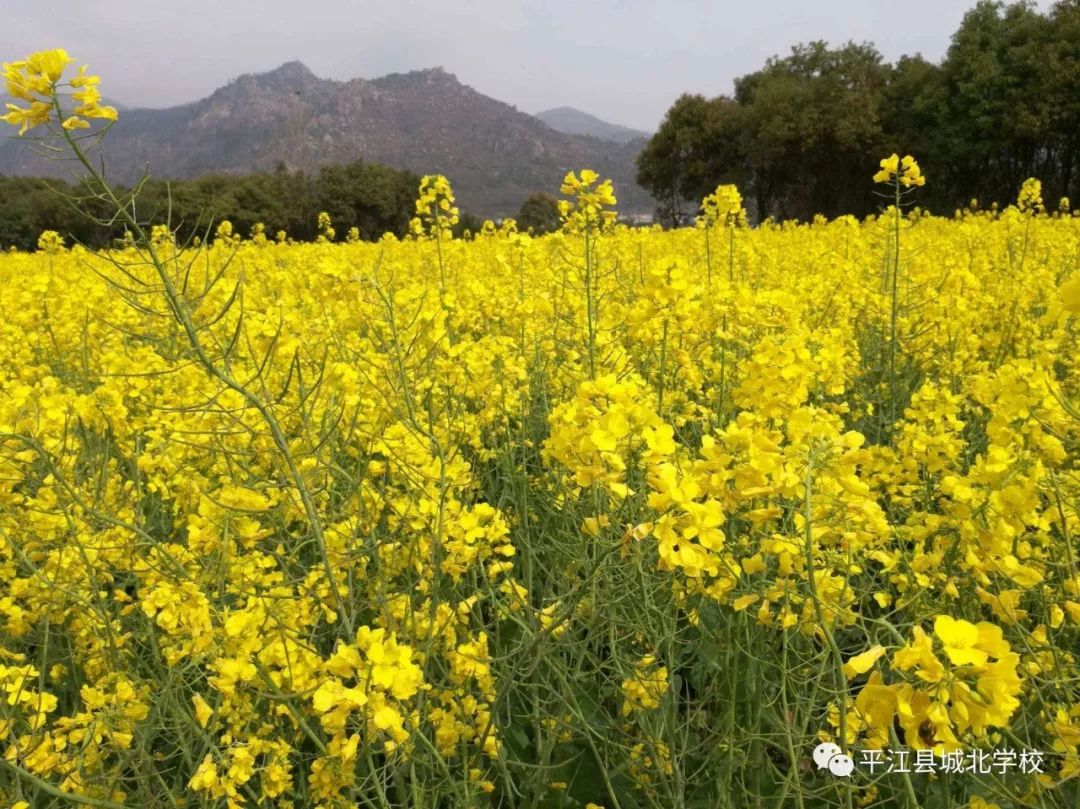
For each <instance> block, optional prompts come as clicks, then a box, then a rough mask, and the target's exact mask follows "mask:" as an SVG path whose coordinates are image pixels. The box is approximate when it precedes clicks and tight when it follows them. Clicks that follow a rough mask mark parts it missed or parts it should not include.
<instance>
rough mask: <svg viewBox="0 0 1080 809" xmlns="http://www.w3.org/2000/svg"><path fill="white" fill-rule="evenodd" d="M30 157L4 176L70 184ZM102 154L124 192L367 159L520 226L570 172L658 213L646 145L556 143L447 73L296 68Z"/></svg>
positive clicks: (119, 136) (158, 120) (117, 130)
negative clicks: (526, 210)
mask: <svg viewBox="0 0 1080 809" xmlns="http://www.w3.org/2000/svg"><path fill="white" fill-rule="evenodd" d="M26 146H27V144H25V143H19V142H18V139H15V140H13V141H8V142H6V143H2V144H0V173H4V174H15V175H46V176H63V175H64V174H65V173H66V166H64V165H63V164H58V163H55V162H48V161H44V160H42V159H41V158H40V157H39V156H37V155H35V154H34V153H33V152H32V151H31V150H30V149H28V148H26ZM102 149H103V154H104V156H105V158H106V161H107V166H108V167H109V172H110V176H111V177H112V178H113V179H115V180H117V181H119V182H124V183H131V182H135V181H136V180H138V179H139V177H140V176H141V174H142V173H143V171H144V170H145V168H146V167H147V166H149V169H150V172H151V173H152V175H153V176H155V177H159V178H162V179H172V178H185V179H186V178H191V177H196V176H200V175H204V174H215V173H217V174H238V173H244V172H250V171H272V170H274V169H275V168H277V167H278V166H284V167H285V168H286V169H287V170H291V171H304V172H313V171H316V170H317V169H318V168H319V167H320V166H322V165H326V164H334V163H338V164H342V163H350V162H352V161H354V160H356V159H363V160H367V161H369V162H374V163H382V164H385V165H388V166H393V167H395V168H401V169H407V170H409V171H413V172H415V173H418V174H445V175H446V176H447V177H448V178H449V179H450V181H451V184H452V185H453V187H454V189H455V193H456V195H457V197H458V203H459V205H460V207H461V208H462V209H463V210H468V211H471V212H473V213H476V214H478V215H481V216H493V217H500V216H513V215H514V214H515V213H516V212H517V209H518V208H519V207H520V205H521V203H522V202H523V201H524V200H525V199H526V198H527V197H528V196H529V195H530V194H531V193H534V192H536V191H544V192H547V193H550V194H554V193H556V192H557V191H558V188H559V185H560V183H561V180H562V177H563V175H565V173H566V172H567V171H570V170H579V169H582V168H592V169H594V170H596V171H598V172H599V173H600V174H601V175H602V176H604V177H611V178H612V180H613V182H614V184H615V191H616V196H617V197H619V205H618V206H617V208H618V210H620V211H623V212H626V213H638V212H644V211H649V210H651V208H652V201H651V199H650V197H649V195H648V193H647V192H646V191H645V190H644V189H642V188H640V187H639V186H637V184H636V182H635V181H634V175H635V169H634V158H635V157H636V154H637V152H638V151H639V149H640V144H636V143H634V142H631V143H616V142H604V141H600V140H598V139H596V138H593V137H587V136H583V135H573V134H567V133H564V132H559V131H557V130H555V129H553V128H551V127H550V126H548V125H547V124H546V123H544V122H543V121H541V120H539V119H538V118H536V117H534V116H532V115H529V114H528V113H525V112H522V111H521V110H518V109H517V108H516V107H514V106H512V105H510V104H507V103H505V102H503V101H499V100H497V99H494V98H491V97H489V96H486V95H484V94H482V93H480V92H479V91H477V90H475V89H473V88H472V87H470V86H468V85H465V84H462V83H461V82H460V81H458V79H457V78H456V77H455V76H454V75H453V74H451V73H448V72H447V71H445V70H444V69H442V68H441V67H435V68H426V69H422V70H414V71H409V72H406V73H392V74H388V75H386V76H381V77H378V78H375V79H363V78H353V79H348V80H335V79H324V78H320V77H318V76H316V75H315V74H314V73H313V72H312V71H311V70H310V69H309V68H308V67H307V66H306V65H304V64H303V63H302V62H299V61H289V62H285V63H283V64H282V65H280V66H278V67H277V68H274V69H273V70H270V71H265V72H262V73H246V74H243V75H241V76H239V77H237V78H235V79H233V80H232V81H230V82H228V83H226V84H224V85H223V86H221V87H219V88H217V89H216V90H214V91H213V92H212V93H210V94H209V95H208V96H206V97H205V98H202V99H199V100H197V101H193V102H189V103H187V104H180V105H176V106H172V107H166V108H161V109H155V108H138V107H131V108H128V109H125V110H124V111H123V113H122V114H121V116H120V120H119V121H117V122H116V124H114V126H113V128H112V130H111V131H110V132H109V134H108V136H107V137H106V138H105V139H104V144H103V147H102Z"/></svg>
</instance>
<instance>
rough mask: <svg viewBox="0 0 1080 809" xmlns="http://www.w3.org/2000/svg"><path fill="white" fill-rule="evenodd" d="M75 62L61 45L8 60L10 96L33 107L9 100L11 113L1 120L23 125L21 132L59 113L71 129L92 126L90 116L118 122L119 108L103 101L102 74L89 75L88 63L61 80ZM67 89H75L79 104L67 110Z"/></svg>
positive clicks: (64, 125) (7, 78)
mask: <svg viewBox="0 0 1080 809" xmlns="http://www.w3.org/2000/svg"><path fill="white" fill-rule="evenodd" d="M74 61H75V60H74V59H72V58H71V57H70V56H68V53H67V51H65V50H63V49H62V48H57V49H55V50H51V51H38V52H36V53H32V54H30V55H29V56H28V57H26V58H25V59H23V60H21V61H19V62H5V63H4V66H3V71H4V82H5V84H6V86H7V92H8V95H9V96H11V97H12V98H14V99H16V100H18V101H23V102H27V103H29V105H30V106H29V107H20V106H19V105H18V104H12V103H10V102H9V103H8V105H7V109H8V111H7V114H5V115H2V116H0V120H3V121H6V122H7V123H9V124H11V125H12V126H17V127H19V134H20V135H25V134H26V132H27V131H28V130H30V129H33V128H35V127H38V126H42V125H44V124H47V123H49V122H50V121H51V120H53V119H55V118H57V117H58V116H59V118H58V120H60V121H61V122H62V125H63V127H64V129H68V130H74V129H88V128H89V127H90V122H89V121H87V120H86V119H87V118H101V119H104V120H107V121H115V120H116V119H117V113H116V108H115V107H110V106H107V105H104V104H102V103H101V91H100V90H98V85H99V84H100V83H101V79H100V77H98V76H90V75H87V72H86V71H87V70H88V69H89V68H88V67H87V66H86V65H83V66H82V67H80V68H79V70H78V73H77V74H76V75H75V76H72V77H71V78H70V79H68V81H67V82H61V79H62V78H63V75H64V70H65V69H66V68H67V66H68V65H69V64H71V63H72V62H74ZM65 89H70V90H72V91H73V92H72V93H71V98H72V100H73V101H74V102H76V105H75V107H74V108H72V109H70V110H67V111H66V112H65V111H64V110H63V106H62V102H61V96H60V93H61V91H62V90H65Z"/></svg>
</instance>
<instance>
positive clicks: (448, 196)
mask: <svg viewBox="0 0 1080 809" xmlns="http://www.w3.org/2000/svg"><path fill="white" fill-rule="evenodd" d="M458 221H459V216H458V209H457V206H456V205H455V204H454V190H453V189H452V188H451V187H450V181H449V180H447V179H446V178H445V177H443V176H442V175H441V174H429V175H425V176H424V177H422V178H421V179H420V195H419V196H418V197H417V199H416V216H415V217H414V218H413V219H412V222H411V223H410V227H409V229H410V231H411V232H412V233H413V234H414V235H416V236H422V235H429V236H445V235H448V234H449V233H450V229H451V228H452V227H453V226H454V225H456V224H457V223H458Z"/></svg>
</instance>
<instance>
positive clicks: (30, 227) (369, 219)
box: [0, 161, 420, 249]
mask: <svg viewBox="0 0 1080 809" xmlns="http://www.w3.org/2000/svg"><path fill="white" fill-rule="evenodd" d="M419 184H420V178H419V177H417V176H416V175H414V174H412V173H410V172H407V171H398V170H397V169H392V168H387V167H386V166H381V165H377V164H373V163H365V162H364V161H357V162H355V163H351V164H349V165H345V166H326V167H324V168H322V169H321V170H319V171H318V172H317V173H314V174H312V175H305V174H302V173H299V172H286V171H285V170H284V168H282V169H280V170H278V171H276V172H270V173H265V174H262V173H254V174H246V175H208V176H205V177H200V178H198V179H194V180H174V181H171V182H169V183H165V182H164V181H160V180H151V181H149V182H147V183H146V184H145V185H144V186H143V188H142V189H141V191H140V193H139V195H138V198H137V203H136V211H135V213H136V215H137V217H138V218H139V219H140V220H141V221H145V222H153V223H156V224H163V223H165V222H166V220H167V219H169V221H170V223H171V225H172V227H173V229H174V230H175V231H176V233H177V238H178V239H181V240H186V239H189V238H190V237H192V236H203V235H205V232H206V231H207V230H208V229H209V232H210V233H213V223H217V222H220V221H222V220H224V219H227V220H229V221H230V222H232V224H233V230H234V232H236V233H239V234H242V235H244V236H246V235H248V234H249V233H251V231H252V229H253V228H254V226H255V224H256V223H260V222H261V223H262V224H263V225H264V226H265V228H266V233H267V235H268V236H269V237H270V238H273V236H274V234H276V233H277V232H278V231H279V230H284V231H285V232H286V233H287V234H288V235H289V236H290V237H291V238H293V239H296V240H299V241H309V240H313V239H314V238H315V237H316V236H317V235H318V234H317V228H316V221H317V219H318V215H319V212H321V211H326V212H327V213H329V214H330V217H331V219H332V220H333V223H334V228H335V230H337V232H338V233H339V234H340V235H341V236H342V238H344V236H345V234H346V233H347V232H348V230H349V229H350V228H352V227H355V228H357V230H358V231H359V232H360V237H361V238H363V239H377V238H379V237H380V236H381V235H382V234H384V233H387V232H389V233H394V234H397V235H399V236H400V235H404V233H405V232H406V231H407V230H408V226H409V219H410V218H411V217H412V215H413V211H414V206H415V201H416V190H417V188H418V186H419ZM57 191H59V192H60V193H57ZM81 195H82V192H81V190H80V189H79V187H78V186H77V185H75V184H69V183H64V182H61V181H59V180H41V179H36V178H29V177H0V245H2V246H3V247H5V248H6V247H9V246H14V247H18V248H20V249H32V248H33V247H34V246H35V245H36V244H37V240H38V236H39V235H40V234H41V232H42V231H44V230H55V231H57V232H59V233H60V234H61V235H62V236H64V237H65V239H66V240H67V242H68V244H69V245H70V244H71V243H72V242H78V243H81V244H85V245H87V246H90V247H102V246H105V245H107V244H109V243H110V241H111V240H113V239H118V238H121V237H122V236H123V235H124V234H123V227H121V226H119V225H118V226H116V227H114V228H111V229H110V228H107V227H102V225H101V224H99V223H97V222H95V221H93V220H92V219H91V218H89V217H87V216H86V214H84V213H82V212H81V211H80V210H77V209H76V207H75V206H74V205H72V204H71V203H70V202H69V201H68V200H67V199H65V196H66V197H69V198H80V197H81ZM79 208H81V209H83V210H85V211H87V212H88V213H91V214H97V215H99V216H100V218H102V219H104V218H105V217H106V216H107V206H104V207H101V210H100V211H96V210H95V205H94V201H93V200H85V199H81V198H80V199H79ZM170 214H171V216H170Z"/></svg>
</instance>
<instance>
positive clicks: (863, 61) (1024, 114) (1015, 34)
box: [638, 0, 1080, 224]
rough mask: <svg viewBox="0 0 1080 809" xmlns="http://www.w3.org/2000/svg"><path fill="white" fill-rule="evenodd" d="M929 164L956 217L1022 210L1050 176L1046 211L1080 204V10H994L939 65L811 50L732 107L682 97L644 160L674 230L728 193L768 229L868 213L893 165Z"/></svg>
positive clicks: (937, 190) (777, 66)
mask: <svg viewBox="0 0 1080 809" xmlns="http://www.w3.org/2000/svg"><path fill="white" fill-rule="evenodd" d="M889 152H899V153H902V154H903V153H910V154H914V155H916V156H917V157H918V158H919V160H920V162H921V163H922V165H923V167H924V168H925V170H926V174H927V176H928V177H929V178H930V180H931V182H930V183H929V184H928V185H927V188H926V192H925V194H924V195H923V196H922V202H923V203H924V204H925V205H927V206H928V207H930V208H932V209H936V210H938V211H941V212H945V213H949V212H951V211H952V210H953V209H954V208H956V207H958V206H963V205H966V204H967V203H968V202H969V200H971V199H972V198H978V199H980V200H983V201H984V202H990V201H1007V200H1012V199H1014V198H1015V196H1016V193H1017V190H1018V189H1019V187H1020V184H1021V183H1022V182H1023V181H1024V179H1026V178H1027V177H1032V176H1035V177H1039V178H1040V179H1041V180H1042V181H1043V187H1044V189H1045V190H1046V192H1047V198H1048V199H1049V200H1052V201H1053V202H1056V200H1057V199H1058V198H1059V197H1061V196H1070V197H1071V198H1073V199H1075V198H1077V196H1078V195H1080V167H1078V166H1077V165H1076V157H1075V155H1076V154H1078V153H1080V3H1077V2H1075V0H1062V2H1059V3H1057V4H1056V5H1055V6H1053V7H1052V8H1051V9H1050V10H1049V11H1048V12H1047V13H1045V14H1042V13H1040V12H1039V11H1038V10H1037V9H1036V8H1035V7H1034V6H1032V5H1030V4H1028V3H1024V2H1020V3H1015V4H1012V5H1005V4H1004V3H1000V2H991V0H982V2H980V3H979V4H978V5H976V6H975V8H973V9H972V10H971V11H969V12H968V13H967V15H966V16H965V17H964V20H963V22H962V23H961V25H960V28H959V29H958V30H957V31H956V33H955V34H954V35H953V38H952V45H951V47H950V48H949V51H948V53H947V54H946V56H945V58H944V59H943V60H942V62H941V63H940V64H932V63H930V62H928V61H926V60H925V59H923V58H922V57H920V56H904V57H901V58H900V59H899V60H898V61H897V62H896V63H895V64H889V63H886V62H885V61H884V60H883V59H882V56H881V54H880V53H878V52H877V50H876V49H875V48H874V47H873V46H872V45H869V44H855V43H848V44H846V45H844V46H842V47H839V48H829V47H828V46H827V45H826V44H825V43H824V42H812V43H810V44H806V45H798V46H796V47H794V48H793V49H792V52H791V54H790V55H789V56H787V57H785V58H773V59H770V60H769V61H768V62H767V63H766V64H765V66H764V67H763V68H762V69H760V70H758V71H756V72H754V73H750V74H748V75H745V76H742V77H740V78H739V79H737V80H736V82H735V93H734V96H733V97H732V98H728V97H723V96H721V97H718V98H713V99H706V98H704V97H703V96H691V95H684V96H682V97H680V98H679V99H678V100H677V101H676V102H675V103H674V104H673V105H672V107H671V109H670V110H669V111H668V114H667V117H666V118H665V119H664V122H663V123H662V125H661V126H660V129H659V131H658V132H657V133H656V135H655V136H654V137H653V138H652V139H651V140H650V141H649V143H648V145H647V146H646V147H645V149H644V150H643V151H642V152H641V154H640V155H639V157H638V182H639V183H640V184H642V185H643V186H645V187H646V188H648V189H649V190H650V191H651V192H652V194H653V196H654V197H655V198H656V200H657V203H658V206H659V209H658V214H659V217H660V219H661V221H664V222H666V223H668V224H676V223H679V222H684V221H685V220H686V217H687V215H688V213H692V212H693V211H694V210H695V209H696V207H697V204H698V203H699V201H700V200H701V198H702V197H704V196H705V195H706V194H708V193H709V192H711V191H712V190H713V189H714V188H715V187H716V186H717V185H718V184H720V183H729V182H733V183H736V184H737V185H738V186H739V187H740V188H741V189H742V190H743V192H744V194H745V195H746V196H747V198H748V200H749V202H750V209H751V214H752V215H754V216H755V217H756V218H757V219H758V220H761V219H764V218H766V217H768V216H774V217H778V218H781V219H786V218H795V219H803V220H807V219H810V218H811V217H813V216H814V215H815V214H818V213H821V214H824V215H826V216H830V217H835V216H838V215H841V214H848V213H849V214H855V215H857V216H862V215H866V214H868V213H871V212H873V211H874V210H875V209H876V208H877V205H878V201H877V199H876V198H875V197H874V195H873V193H872V192H871V191H870V190H869V189H868V186H867V183H866V177H867V172H868V171H869V170H871V169H872V168H873V167H874V165H875V164H876V162H877V159H878V158H879V156H880V155H881V154H887V153H889Z"/></svg>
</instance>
